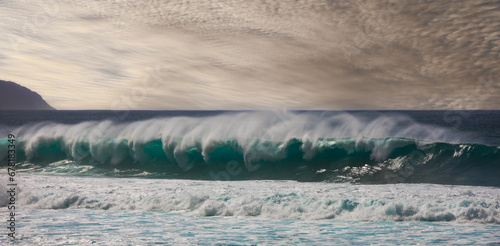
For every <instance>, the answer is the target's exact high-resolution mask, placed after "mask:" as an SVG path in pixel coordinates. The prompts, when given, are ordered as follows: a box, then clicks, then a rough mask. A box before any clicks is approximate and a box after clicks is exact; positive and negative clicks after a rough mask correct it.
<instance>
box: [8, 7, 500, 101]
mask: <svg viewBox="0 0 500 246" xmlns="http://www.w3.org/2000/svg"><path fill="white" fill-rule="evenodd" d="M0 4H1V5H3V6H2V8H0V14H1V16H2V17H1V18H2V20H3V21H2V22H1V24H0V30H2V31H3V33H7V34H8V35H6V37H5V38H4V39H0V46H1V47H3V50H4V52H3V53H2V57H1V58H0V70H1V71H2V75H3V76H4V78H3V79H6V80H12V81H16V82H18V83H20V84H22V85H24V86H26V87H28V88H30V89H32V90H34V91H37V92H38V93H40V94H41V95H42V96H43V97H44V99H46V100H47V101H48V102H49V103H50V104H51V105H54V106H55V107H56V108H59V109H117V108H122V109H270V108H276V107H281V106H282V105H286V106H287V108H289V109H463V108H470V109H498V108H500V98H499V97H498V96H497V95H499V93H495V91H496V90H498V86H496V85H497V84H498V83H497V82H500V81H497V80H496V78H497V77H498V75H500V71H499V69H500V67H499V66H498V61H499V58H500V57H499V56H500V24H499V23H500V10H499V8H500V6H499V5H498V4H497V3H496V2H495V1H478V0H473V1H424V0H422V1H397V0H390V1H385V2H376V3H375V2H365V1H361V0H359V1H357V0H355V1H319V0H318V1H312V0H311V1H308V0H301V1H295V0H293V1H291V0H290V1H236V0H227V1H181V0H179V1H132V0H125V1H111V0H107V1H74V2H67V1H52V2H50V3H47V2H42V1H40V2H38V3H34V4H30V5H27V4H23V3H19V2H3V3H0ZM152 70H153V71H154V72H153V73H151V71H152ZM26 71H29V73H28V72H26ZM488 76H489V77H494V78H493V79H490V80H489V85H490V86H489V87H485V86H484V83H482V82H481V79H480V78H481V77H484V78H488ZM148 80H150V81H153V82H151V83H149V82H147V81H148ZM145 81H146V82H145ZM477 91H480V92H477ZM471 95H473V96H471Z"/></svg>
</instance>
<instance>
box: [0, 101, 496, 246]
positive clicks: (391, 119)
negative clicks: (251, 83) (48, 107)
mask: <svg viewBox="0 0 500 246" xmlns="http://www.w3.org/2000/svg"><path fill="white" fill-rule="evenodd" d="M9 134H11V136H10V137H11V138H10V139H9ZM14 137H15V141H9V140H12V139H13V138H14ZM12 144H14V145H15V150H16V152H15V155H16V166H15V176H14V179H13V180H10V178H11V175H9V173H11V172H12V171H8V170H7V167H8V159H9V156H8V150H9V147H8V146H9V145H12ZM10 148H11V147H10ZM0 165H1V167H2V172H1V174H0V184H1V185H2V187H4V189H7V190H8V189H10V188H12V187H13V186H12V185H11V184H13V183H15V184H16V186H15V187H16V197H15V199H16V200H15V202H16V203H15V212H16V216H15V219H16V228H15V232H16V233H15V237H16V238H15V239H12V238H9V237H8V233H9V229H7V228H6V227H7V226H4V227H3V228H4V229H3V230H4V234H3V235H1V238H2V239H1V240H2V241H1V242H0V244H2V245H3V244H7V243H13V244H18V245H85V244H97V245H150V244H171V245H215V244H217V245H269V244H278V245H290V244H302V245H351V244H357V245H364V244H376V245H393V244H404V245H408V244H413V245H416V244H420V245H427V244H445V245H449V244H459V245H495V244H500V111H280V110H276V111H0ZM9 199H11V195H10V194H9V193H6V192H2V193H0V206H1V208H0V212H1V214H4V219H5V220H7V219H9V212H12V211H13V210H9V209H8V206H9Z"/></svg>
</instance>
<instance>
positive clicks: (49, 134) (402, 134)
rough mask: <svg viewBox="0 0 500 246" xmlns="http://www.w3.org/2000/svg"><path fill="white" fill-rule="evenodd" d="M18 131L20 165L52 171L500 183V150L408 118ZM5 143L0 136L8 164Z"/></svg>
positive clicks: (228, 120)
mask: <svg viewBox="0 0 500 246" xmlns="http://www.w3.org/2000/svg"><path fill="white" fill-rule="evenodd" d="M12 132H13V133H14V134H15V135H17V136H18V140H17V146H16V148H17V161H18V162H20V163H22V165H24V167H25V168H31V169H35V170H39V171H45V172H71V173H75V170H79V171H78V173H87V174H92V175H95V174H105V175H137V174H142V173H145V172H146V173H147V174H150V175H149V176H157V177H177V178H195V179H224V180H240V179H293V180H300V181H333V182H361V183H399V182H430V183H445V184H473V185H493V186H499V185H500V181H499V180H498V179H496V178H495V175H498V174H499V173H500V167H499V162H498V160H500V149H499V148H498V147H497V146H487V145H483V144H476V143H463V141H462V140H461V139H460V137H461V135H460V134H459V133H453V132H451V131H450V130H447V129H445V128H439V127H436V126H429V125H423V124H419V123H416V122H414V121H412V120H411V119H409V118H407V117H386V116H384V117H379V118H376V119H373V120H369V121H367V120H363V119H360V118H356V117H354V116H352V115H348V114H341V115H334V116H328V117H325V116H318V115H300V114H289V115H284V116H283V117H281V118H277V117H272V115H270V114H268V113H241V114H236V115H219V116H212V117H199V118H189V117H174V118H163V119H152V120H146V121H137V122H130V123H122V124H118V123H115V122H112V121H92V122H83V123H80V124H74V125H65V124H56V123H50V122H43V123H38V124H35V125H25V126H21V127H18V128H15V129H12ZM7 145H8V141H7V139H6V138H2V139H0V159H1V160H2V165H3V166H5V165H6V163H7V162H6V157H7V156H6V153H7V151H6V149H7ZM2 150H5V151H2ZM54 167H57V168H54ZM81 167H88V168H84V170H87V171H88V172H87V171H82V170H83V169H82V168H81ZM37 168H38V169H37Z"/></svg>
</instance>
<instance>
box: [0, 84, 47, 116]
mask: <svg viewBox="0 0 500 246" xmlns="http://www.w3.org/2000/svg"><path fill="white" fill-rule="evenodd" d="M0 110H55V108H53V107H52V106H50V105H49V104H48V103H47V102H45V101H44V100H43V98H42V97H41V96H40V95H39V94H38V93H36V92H34V91H32V90H30V89H28V88H26V87H24V86H21V85H18V84H16V83H14V82H10V81H3V80H0Z"/></svg>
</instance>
